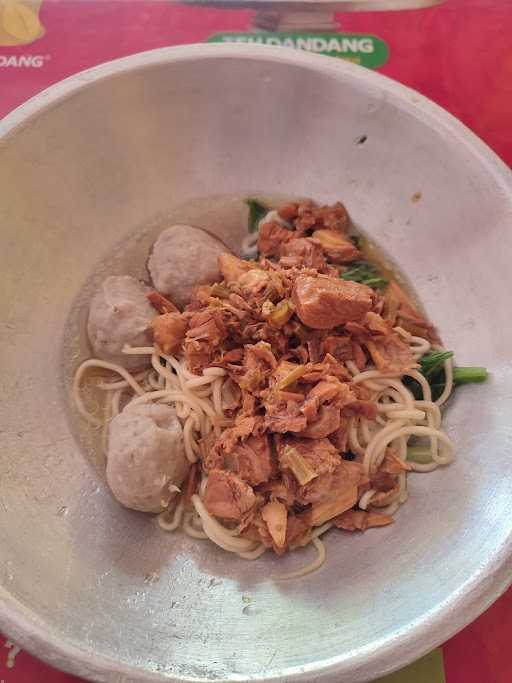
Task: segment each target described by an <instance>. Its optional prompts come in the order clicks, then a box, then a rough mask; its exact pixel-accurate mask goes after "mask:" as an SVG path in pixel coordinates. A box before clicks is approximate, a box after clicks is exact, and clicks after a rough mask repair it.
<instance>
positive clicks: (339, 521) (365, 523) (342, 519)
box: [333, 510, 394, 531]
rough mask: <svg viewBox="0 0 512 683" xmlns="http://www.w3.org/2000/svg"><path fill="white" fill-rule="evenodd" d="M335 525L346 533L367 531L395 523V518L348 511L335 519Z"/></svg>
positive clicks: (379, 514)
mask: <svg viewBox="0 0 512 683" xmlns="http://www.w3.org/2000/svg"><path fill="white" fill-rule="evenodd" d="M333 521H334V525H335V526H337V527H338V529H344V530H345V531H365V529H369V528H370V527H377V526H386V525H388V524H392V523H393V522H394V520H393V517H390V516H389V515H384V514H382V513H380V512H367V511H366V510H347V511H346V512H343V514H341V515H339V516H338V517H335V518H334V520H333Z"/></svg>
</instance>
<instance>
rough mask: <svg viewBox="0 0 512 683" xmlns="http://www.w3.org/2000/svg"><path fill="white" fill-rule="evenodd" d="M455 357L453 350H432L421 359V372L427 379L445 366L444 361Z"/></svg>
mask: <svg viewBox="0 0 512 683" xmlns="http://www.w3.org/2000/svg"><path fill="white" fill-rule="evenodd" d="M452 357H453V351H432V352H431V353H426V354H425V355H424V356H423V358H422V359H421V361H420V366H421V367H420V372H421V374H422V375H423V376H424V377H426V378H427V379H429V378H431V377H434V376H435V375H436V374H437V373H438V372H439V370H441V369H442V368H443V367H444V362H445V361H446V360H448V359H449V358H452Z"/></svg>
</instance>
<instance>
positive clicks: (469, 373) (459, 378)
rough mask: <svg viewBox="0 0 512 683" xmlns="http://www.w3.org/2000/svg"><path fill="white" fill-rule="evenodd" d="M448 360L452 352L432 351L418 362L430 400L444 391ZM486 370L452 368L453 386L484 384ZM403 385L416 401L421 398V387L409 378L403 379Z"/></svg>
mask: <svg viewBox="0 0 512 683" xmlns="http://www.w3.org/2000/svg"><path fill="white" fill-rule="evenodd" d="M449 358H453V351H432V352H430V353H426V354H425V355H424V356H423V357H422V359H421V360H420V368H419V371H420V372H421V374H422V375H423V376H424V377H425V378H426V379H427V381H428V383H429V384H430V389H431V391H432V400H433V401H436V400H437V399H438V398H439V397H440V396H441V394H442V393H443V391H444V387H445V385H446V379H445V375H444V363H445V361H446V360H448V359H449ZM486 379H487V370H486V369H485V368H473V367H454V368H453V384H454V386H459V385H460V384H473V383H475V382H485V380H486ZM404 384H405V385H406V387H407V388H408V389H409V391H410V392H411V393H412V395H413V396H414V398H415V399H416V400H418V401H419V400H421V399H422V398H423V392H422V390H421V386H420V385H419V384H418V382H416V380H414V379H412V378H411V377H406V378H405V379H404Z"/></svg>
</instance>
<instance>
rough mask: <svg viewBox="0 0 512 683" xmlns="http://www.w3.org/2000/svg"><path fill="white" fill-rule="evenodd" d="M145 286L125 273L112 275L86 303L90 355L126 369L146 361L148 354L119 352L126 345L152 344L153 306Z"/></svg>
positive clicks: (142, 364) (136, 366)
mask: <svg viewBox="0 0 512 683" xmlns="http://www.w3.org/2000/svg"><path fill="white" fill-rule="evenodd" d="M149 291H150V290H149V287H146V285H144V284H143V283H142V282H139V280H136V279H135V278H133V277H130V276H129V275H112V276H110V277H108V278H107V279H106V280H105V281H104V282H103V283H102V284H101V286H100V288H99V289H98V291H97V292H96V294H95V295H94V297H93V298H92V301H91V304H90V307H89V318H88V320H87V334H88V337H89V341H90V343H91V346H92V350H93V352H94V355H95V356H96V357H97V358H100V359H101V360H105V361H108V362H110V363H117V364H118V365H122V366H123V367H124V368H127V369H129V370H133V369H137V368H140V367H141V366H144V365H145V364H147V363H148V358H149V356H135V355H128V354H125V353H123V347H124V346H125V344H128V345H129V346H152V345H153V335H152V333H151V321H152V320H153V318H154V317H155V310H154V308H153V306H152V305H151V303H150V302H149V301H148V299H147V294H148V293H149Z"/></svg>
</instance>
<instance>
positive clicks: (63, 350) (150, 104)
mask: <svg viewBox="0 0 512 683" xmlns="http://www.w3.org/2000/svg"><path fill="white" fill-rule="evenodd" d="M258 192H259V193H268V192H271V193H283V194H295V195H305V196H311V197H314V198H316V199H317V200H319V201H333V200H336V199H342V200H343V201H344V202H346V204H347V206H348V207H349V209H350V211H351V214H352V216H353V218H354V220H355V221H356V222H357V223H358V224H359V225H361V226H363V227H364V228H365V229H366V231H367V232H368V234H369V235H370V236H371V237H373V238H374V239H375V240H376V241H377V242H378V243H379V244H381V245H382V246H383V247H384V248H385V249H386V251H387V252H388V253H391V254H393V256H394V258H395V260H396V261H397V263H398V264H399V265H400V266H401V267H402V268H403V269H404V270H405V272H406V273H407V274H408V275H409V276H410V278H411V279H412V280H413V282H414V286H415V288H416V291H417V292H418V294H419V296H420V298H421V299H422V301H423V303H424V304H425V306H426V308H427V311H428V313H429V314H430V315H431V317H432V318H433V319H434V320H435V321H436V322H437V323H438V324H439V327H440V329H441V333H442V335H443V337H444V340H445V342H446V344H447V346H448V347H450V348H453V349H455V350H456V352H457V359H458V360H459V362H460V363H465V364H470V363H471V364H478V365H486V366H487V367H488V368H489V370H490V372H491V373H492V376H491V379H490V381H489V382H487V383H486V384H484V385H480V386H474V387H467V388H463V389H460V390H459V391H458V392H457V396H456V397H455V399H454V400H453V401H452V404H451V406H450V407H449V410H448V411H447V416H446V422H447V425H448V430H449V432H450V434H451V436H452V437H453V439H454V440H455V442H456V444H457V452H458V459H457V461H456V463H455V464H453V465H451V466H450V467H448V468H446V469H442V470H438V471H436V472H434V473H432V474H429V475H414V476H411V477H410V493H411V495H410V500H409V501H408V503H407V504H406V505H405V506H404V507H403V508H402V510H401V511H400V513H399V514H398V516H397V519H396V523H395V524H394V525H392V526H391V527H387V528H386V529H378V530H370V531H369V532H367V533H365V534H364V535H357V534H354V535H349V534H341V533H332V534H331V535H330V536H329V535H328V537H327V552H328V559H327V563H326V564H325V565H324V567H323V568H322V569H321V570H320V571H318V572H317V573H314V574H312V575H310V576H308V577H306V578H304V579H301V580H298V581H295V582H290V583H276V582H275V581H273V580H272V579H271V578H270V575H271V574H272V573H274V572H276V573H277V572H278V571H283V572H284V571H288V570H290V569H291V568H292V567H295V566H297V565H299V564H300V563H303V562H305V561H307V560H308V559H309V556H308V552H309V551H307V550H306V551H304V552H303V553H295V554H294V555H293V556H290V557H287V558H285V559H281V560H276V559H274V558H271V557H264V558H263V559H261V560H259V561H256V562H246V561H244V560H242V559H234V558H233V557H232V556H228V555H227V554H226V553H224V552H223V551H221V550H218V549H216V548H214V547H213V546H212V545H211V544H208V543H205V542H201V541H193V540H192V539H189V538H184V537H182V536H180V535H172V534H170V535H166V534H164V533H162V532H161V531H159V530H158V529H157V527H156V525H155V524H154V522H153V521H152V519H151V518H150V517H148V516H145V515H142V514H136V513H131V512H128V511H126V510H124V509H121V508H120V507H119V506H118V505H117V504H116V503H115V502H114V501H113V500H112V498H111V496H110V495H109V492H108V490H107V489H106V486H105V484H104V482H103V478H102V475H101V472H100V471H99V469H98V468H95V467H93V466H91V462H90V458H89V457H88V454H87V449H85V448H83V445H81V444H82V443H83V440H81V439H77V438H76V437H75V431H74V430H75V426H76V425H75V422H74V421H73V418H72V416H71V414H70V412H69V410H68V408H67V405H68V396H67V393H66V392H67V389H66V381H67V378H66V376H65V375H66V372H67V371H66V368H67V367H68V366H69V365H70V364H71V365H72V364H73V363H75V361H76V358H77V355H76V354H78V353H80V352H81V351H80V350H79V340H77V339H73V338H71V339H70V338H69V335H70V334H71V333H72V331H73V330H72V329H71V328H70V322H69V321H70V320H72V319H73V311H74V310H75V309H76V308H77V307H78V308H80V305H81V302H82V304H83V300H81V298H80V292H81V291H82V288H83V286H84V283H86V282H87V279H88V277H89V276H90V274H91V273H92V272H93V271H94V272H97V270H98V264H99V263H100V262H101V259H102V258H103V257H104V256H105V255H106V254H108V253H109V252H111V251H112V249H113V248H114V245H116V244H120V243H122V241H123V240H124V239H126V238H127V236H129V235H133V234H134V231H137V230H138V229H140V228H141V226H147V225H158V224H159V221H160V222H161V223H162V224H163V223H164V222H165V216H167V215H168V213H169V211H170V210H172V209H173V207H176V206H177V205H178V204H180V203H185V202H187V201H189V200H191V199H192V198H194V197H203V198H204V197H208V196H211V195H216V194H219V193H223V194H231V195H238V196H245V195H247V194H249V193H250V194H253V193H258ZM0 207H1V209H0V234H1V244H2V248H1V249H0V273H1V275H0V277H1V279H2V287H1V291H2V297H1V301H0V321H1V326H0V333H1V344H0V359H1V365H2V369H1V373H0V377H1V382H2V391H1V396H2V404H1V409H0V411H1V412H0V425H1V428H0V442H1V448H0V548H1V553H0V601H1V618H0V626H1V628H2V629H3V630H4V631H5V632H6V633H8V634H9V636H10V637H12V638H13V639H14V640H16V641H17V642H18V643H19V644H20V645H21V646H23V647H24V648H27V649H28V650H30V651H31V652H33V653H34V654H36V655H37V656H39V657H42V658H44V659H46V660H47V661H48V662H50V663H51V664H53V665H54V666H57V667H60V668H63V669H66V670H68V671H72V672H74V673H76V674H79V675H81V676H84V677H86V678H87V677H89V678H91V679H94V680H98V681H125V682H127V681H197V682H198V681H214V680H215V681H217V680H225V681H247V680H251V681H277V680H279V681H304V682H306V681H307V682H308V683H309V682H310V681H316V680H318V681H340V680H343V681H344V682H345V683H349V682H351V683H356V682H357V681H367V680H368V679H370V678H373V677H375V676H378V675H380V674H383V673H385V672H388V671H391V670H393V669H396V668H398V667H401V666H403V665H405V664H407V663H408V662H410V661H411V660H413V659H415V658H417V657H419V656H420V655H422V654H423V653H425V652H427V651H428V650H430V649H431V648H433V647H434V646H436V645H438V644H439V643H440V642H442V641H444V640H446V639H447V638H448V637H450V636H451V635H452V634H453V633H455V632H456V631H457V630H459V629H460V628H461V627H463V626H464V625H465V624H467V623H468V622H469V621H471V620H472V619H474V618H475V617H476V616H477V615H478V614H479V613H480V612H481V611H482V610H484V609H485V608H486V607H487V606H488V605H489V604H490V603H491V602H492V601H493V600H494V599H495V598H496V597H497V596H498V595H499V594H500V593H501V592H502V591H503V590H504V589H505V587H506V585H507V582H508V581H509V580H510V570H511V562H510V560H511V555H512V516H511V515H510V492H511V477H510V470H509V466H508V463H509V459H510V444H511V442H512V422H511V420H510V410H511V405H512V404H511V396H512V378H511V374H512V366H511V363H510V349H511V348H512V325H511V324H510V303H509V301H508V292H509V291H510V289H511V288H512V268H511V267H510V254H511V253H512V232H511V230H510V225H511V221H512V181H511V175H510V173H509V171H508V170H507V169H506V168H505V166H504V165H503V164H502V163H501V162H500V161H499V160H498V159H497V158H496V157H495V156H494V154H493V153H492V152H490V151H489V150H488V149H487V148H486V147H485V145H483V144H482V142H480V141H479V140H478V139H477V138H476V137H475V136H474V135H473V134H472V133H470V132H469V131H468V130H466V129H465V128H464V127H463V126H462V125H461V124H460V123H458V122H457V121H456V120H455V119H453V118H452V117H451V116H450V115H449V114H447V113H446V112H444V111H442V110H441V109H439V108H438V107H437V106H435V105H434V104H432V103H431V102H429V101H427V100H426V99H424V98H423V97H421V96H420V95H418V94H416V93H414V92H412V91H411V90H408V89H407V88H405V87H403V86H401V85H398V84H397V83H393V82H392V81H390V80H387V79H386V78H384V77H382V76H379V75H377V74H375V73H371V72H370V71H366V70H364V69H362V68H358V67H355V66H353V65H350V64H346V63H344V62H341V61H336V60H335V59H329V58H322V57H316V56H313V55H309V54H306V53H302V52H292V51H288V50H285V49H281V48H277V49H274V48H261V47H251V46H218V45H207V46H189V47H179V48H173V49H164V50H157V51H154V52H149V53H145V54H141V55H135V56H133V57H129V58H127V59H122V60H119V61H116V62H112V63H110V64H106V65H103V66H100V67H98V68H95V69H92V70H90V71H86V72H84V73H81V74H78V75H76V76H74V77H72V78H71V79H68V80H66V81H64V82H62V83H59V84H57V85H55V86H53V87H52V88H50V89H49V90H47V91H45V92H44V93H42V94H41V95H39V96H37V97H36V98H34V99H33V100H31V101H29V102H28V103H27V104H25V105H24V106H22V107H21V108H20V109H18V110H17V111H15V112H14V113H12V114H11V115H10V116H8V117H7V118H6V119H4V121H3V122H2V123H1V124H0ZM228 223H229V219H227V223H226V224H228ZM237 225H238V228H237V229H238V230H242V227H243V226H241V225H239V224H238V223H237ZM209 227H210V229H215V226H209ZM217 227H218V228H219V230H220V228H221V227H223V225H219V226H217ZM224 227H225V226H224ZM141 235H142V236H144V235H146V233H145V232H142V233H141ZM117 251H119V249H118V250H117ZM119 253H121V252H119ZM140 258H141V263H143V259H144V256H143V255H141V257H140ZM77 297H78V299H77ZM70 311H71V313H70ZM70 315H71V318H70V317H69V316H70ZM77 320H78V318H77ZM77 320H75V323H76V325H79V321H78V322H77ZM76 329H77V330H78V332H77V334H78V336H80V331H81V330H80V329H79V328H76ZM73 349H74V351H73ZM73 353H74V354H75V356H74V357H73V356H72V354H73Z"/></svg>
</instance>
